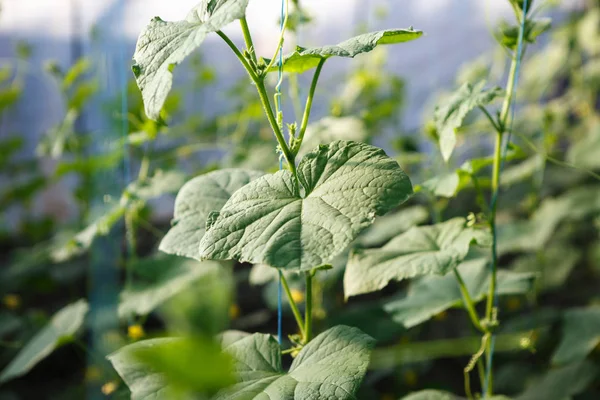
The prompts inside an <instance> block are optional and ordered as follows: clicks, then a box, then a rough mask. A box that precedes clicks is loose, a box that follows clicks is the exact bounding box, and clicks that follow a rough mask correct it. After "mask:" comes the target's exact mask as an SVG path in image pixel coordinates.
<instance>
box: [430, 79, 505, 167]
mask: <svg viewBox="0 0 600 400" xmlns="http://www.w3.org/2000/svg"><path fill="white" fill-rule="evenodd" d="M485 83H486V82H485V81H481V82H479V83H477V84H475V85H471V84H470V83H465V84H464V85H462V86H461V87H460V88H459V89H458V90H457V91H456V92H455V93H454V94H453V95H452V97H450V99H448V101H447V102H446V103H445V104H444V105H440V106H437V107H436V109H435V111H434V114H433V120H434V122H435V125H436V128H437V130H438V135H439V138H440V139H439V140H440V150H441V151H442V157H443V158H444V160H445V161H448V160H449V159H450V156H451V155H452V152H453V151H454V147H455V146H456V129H457V128H459V127H461V126H462V123H463V120H464V119H465V117H466V116H467V114H468V113H469V112H470V111H471V110H473V109H475V108H477V107H480V106H485V105H487V104H489V103H491V102H492V101H494V99H496V98H498V97H502V96H503V95H504V91H503V90H502V89H501V88H499V87H493V88H491V89H485V88H484V86H485Z"/></svg>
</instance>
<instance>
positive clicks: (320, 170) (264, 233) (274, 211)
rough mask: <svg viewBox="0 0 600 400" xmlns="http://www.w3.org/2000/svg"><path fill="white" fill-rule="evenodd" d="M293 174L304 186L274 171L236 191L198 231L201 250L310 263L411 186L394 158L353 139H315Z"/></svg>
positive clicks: (301, 265)
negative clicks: (201, 233) (319, 143)
mask: <svg viewBox="0 0 600 400" xmlns="http://www.w3.org/2000/svg"><path fill="white" fill-rule="evenodd" d="M298 180H299V182H300V183H301V184H302V188H300V187H298V184H297V183H296V180H295V179H294V177H293V175H292V173H291V172H289V171H279V172H277V173H275V174H273V175H265V176H263V177H261V178H259V179H257V180H256V181H254V182H251V183H250V184H248V185H246V186H244V187H243V188H242V189H240V190H238V191H237V192H235V193H234V194H233V196H231V198H230V199H229V200H228V201H227V203H226V204H225V206H223V208H222V210H221V212H220V214H218V216H216V218H215V219H214V222H213V223H212V225H211V226H210V227H209V228H208V229H207V232H206V234H205V235H204V237H203V238H202V240H201V242H200V254H201V257H202V258H206V259H237V260H239V261H241V262H251V263H255V264H257V263H263V264H268V265H270V266H272V267H276V268H285V269H301V270H309V269H312V268H314V267H316V266H320V265H323V264H327V263H329V262H330V261H331V260H332V259H333V258H334V257H335V256H336V255H337V254H339V253H341V252H342V251H343V250H344V248H345V247H346V246H347V245H348V244H349V243H350V242H351V241H352V240H353V239H354V238H355V237H356V236H357V235H358V233H360V231H362V230H363V229H364V228H365V227H367V226H369V225H371V224H372V223H373V220H374V219H375V216H376V215H382V214H384V213H386V212H387V211H389V210H390V209H392V208H394V207H396V206H397V205H399V204H401V203H402V202H404V201H405V200H406V199H408V197H409V196H410V195H411V194H412V186H411V183H410V180H409V179H408V177H407V176H406V174H405V173H404V171H402V169H401V168H400V166H399V165H398V163H397V162H395V161H394V160H392V159H390V158H389V157H388V156H387V155H386V154H385V152H384V151H383V150H381V149H378V148H376V147H373V146H370V145H367V144H364V143H356V142H347V141H336V142H333V143H331V144H329V145H322V146H319V148H318V149H316V150H314V151H313V152H311V153H310V154H308V155H306V156H305V157H304V158H303V159H302V161H301V162H300V164H299V166H298Z"/></svg>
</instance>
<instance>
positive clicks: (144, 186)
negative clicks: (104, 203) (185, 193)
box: [125, 170, 185, 200]
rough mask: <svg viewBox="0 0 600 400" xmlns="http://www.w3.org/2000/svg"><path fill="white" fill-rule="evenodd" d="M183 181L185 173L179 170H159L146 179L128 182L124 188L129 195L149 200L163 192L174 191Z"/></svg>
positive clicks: (179, 187)
mask: <svg viewBox="0 0 600 400" xmlns="http://www.w3.org/2000/svg"><path fill="white" fill-rule="evenodd" d="M184 183H185V174H183V173H181V172H179V171H161V170H158V171H156V173H155V174H154V175H153V176H152V177H150V178H146V179H142V180H138V181H135V182H132V183H130V184H129V185H128V186H127V189H126V190H125V193H126V195H127V196H129V197H133V198H135V199H142V200H150V199H154V198H156V197H159V196H162V195H164V194H170V193H175V192H177V191H178V190H179V189H181V187H182V186H183V184H184Z"/></svg>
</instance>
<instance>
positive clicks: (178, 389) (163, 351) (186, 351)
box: [107, 338, 235, 400]
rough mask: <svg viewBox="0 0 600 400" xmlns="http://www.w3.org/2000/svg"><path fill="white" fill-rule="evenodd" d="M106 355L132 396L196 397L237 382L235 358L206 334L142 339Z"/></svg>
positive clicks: (142, 399) (153, 399) (140, 399)
mask: <svg viewBox="0 0 600 400" xmlns="http://www.w3.org/2000/svg"><path fill="white" fill-rule="evenodd" d="M107 358H108V359H109V360H110V362H111V363H112V365H113V367H114V368H115V370H116V371H117V372H118V373H119V375H120V376H121V378H123V380H124V381H125V383H126V384H127V386H128V387H129V390H130V391H131V399H132V400H171V399H193V398H197V395H198V393H211V392H212V393H214V392H216V391H217V390H219V389H221V388H223V387H227V386H229V385H231V384H232V383H234V382H235V380H234V377H233V374H232V371H233V360H232V359H231V357H230V356H228V355H227V354H224V353H223V352H222V351H221V349H220V346H219V345H218V344H217V343H215V342H213V341H212V340H209V339H206V338H195V339H191V338H160V339H150V340H143V341H140V342H137V343H134V344H130V345H128V346H125V347H123V348H121V349H119V350H118V351H117V352H115V353H113V354H111V355H109V356H108V357H107ZM198 360H201V362H198Z"/></svg>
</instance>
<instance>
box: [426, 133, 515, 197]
mask: <svg viewBox="0 0 600 400" xmlns="http://www.w3.org/2000/svg"><path fill="white" fill-rule="evenodd" d="M524 156H525V153H523V151H522V150H521V149H520V148H519V147H517V146H515V145H512V144H511V145H510V149H509V151H508V152H507V154H506V156H505V158H504V159H505V160H506V161H509V160H514V159H518V158H523V157H524ZM493 162H494V157H492V156H489V157H482V158H473V159H471V160H468V161H465V162H464V163H463V164H462V165H461V166H460V167H459V168H458V169H456V170H455V171H453V172H450V173H447V174H444V175H440V176H436V177H433V178H431V179H428V180H426V181H425V182H423V183H422V184H421V185H416V186H415V192H417V191H420V190H421V189H426V190H428V191H429V192H431V193H432V194H433V195H435V196H440V197H454V196H455V195H456V193H458V192H460V191H461V190H462V189H464V188H465V187H467V186H468V185H469V184H470V183H471V180H472V179H471V176H476V175H477V173H478V172H479V171H481V170H482V169H483V168H485V167H487V166H490V165H492V163H493ZM507 170H508V168H507ZM507 170H505V171H504V172H503V174H502V178H504V176H505V174H506V172H507Z"/></svg>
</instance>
